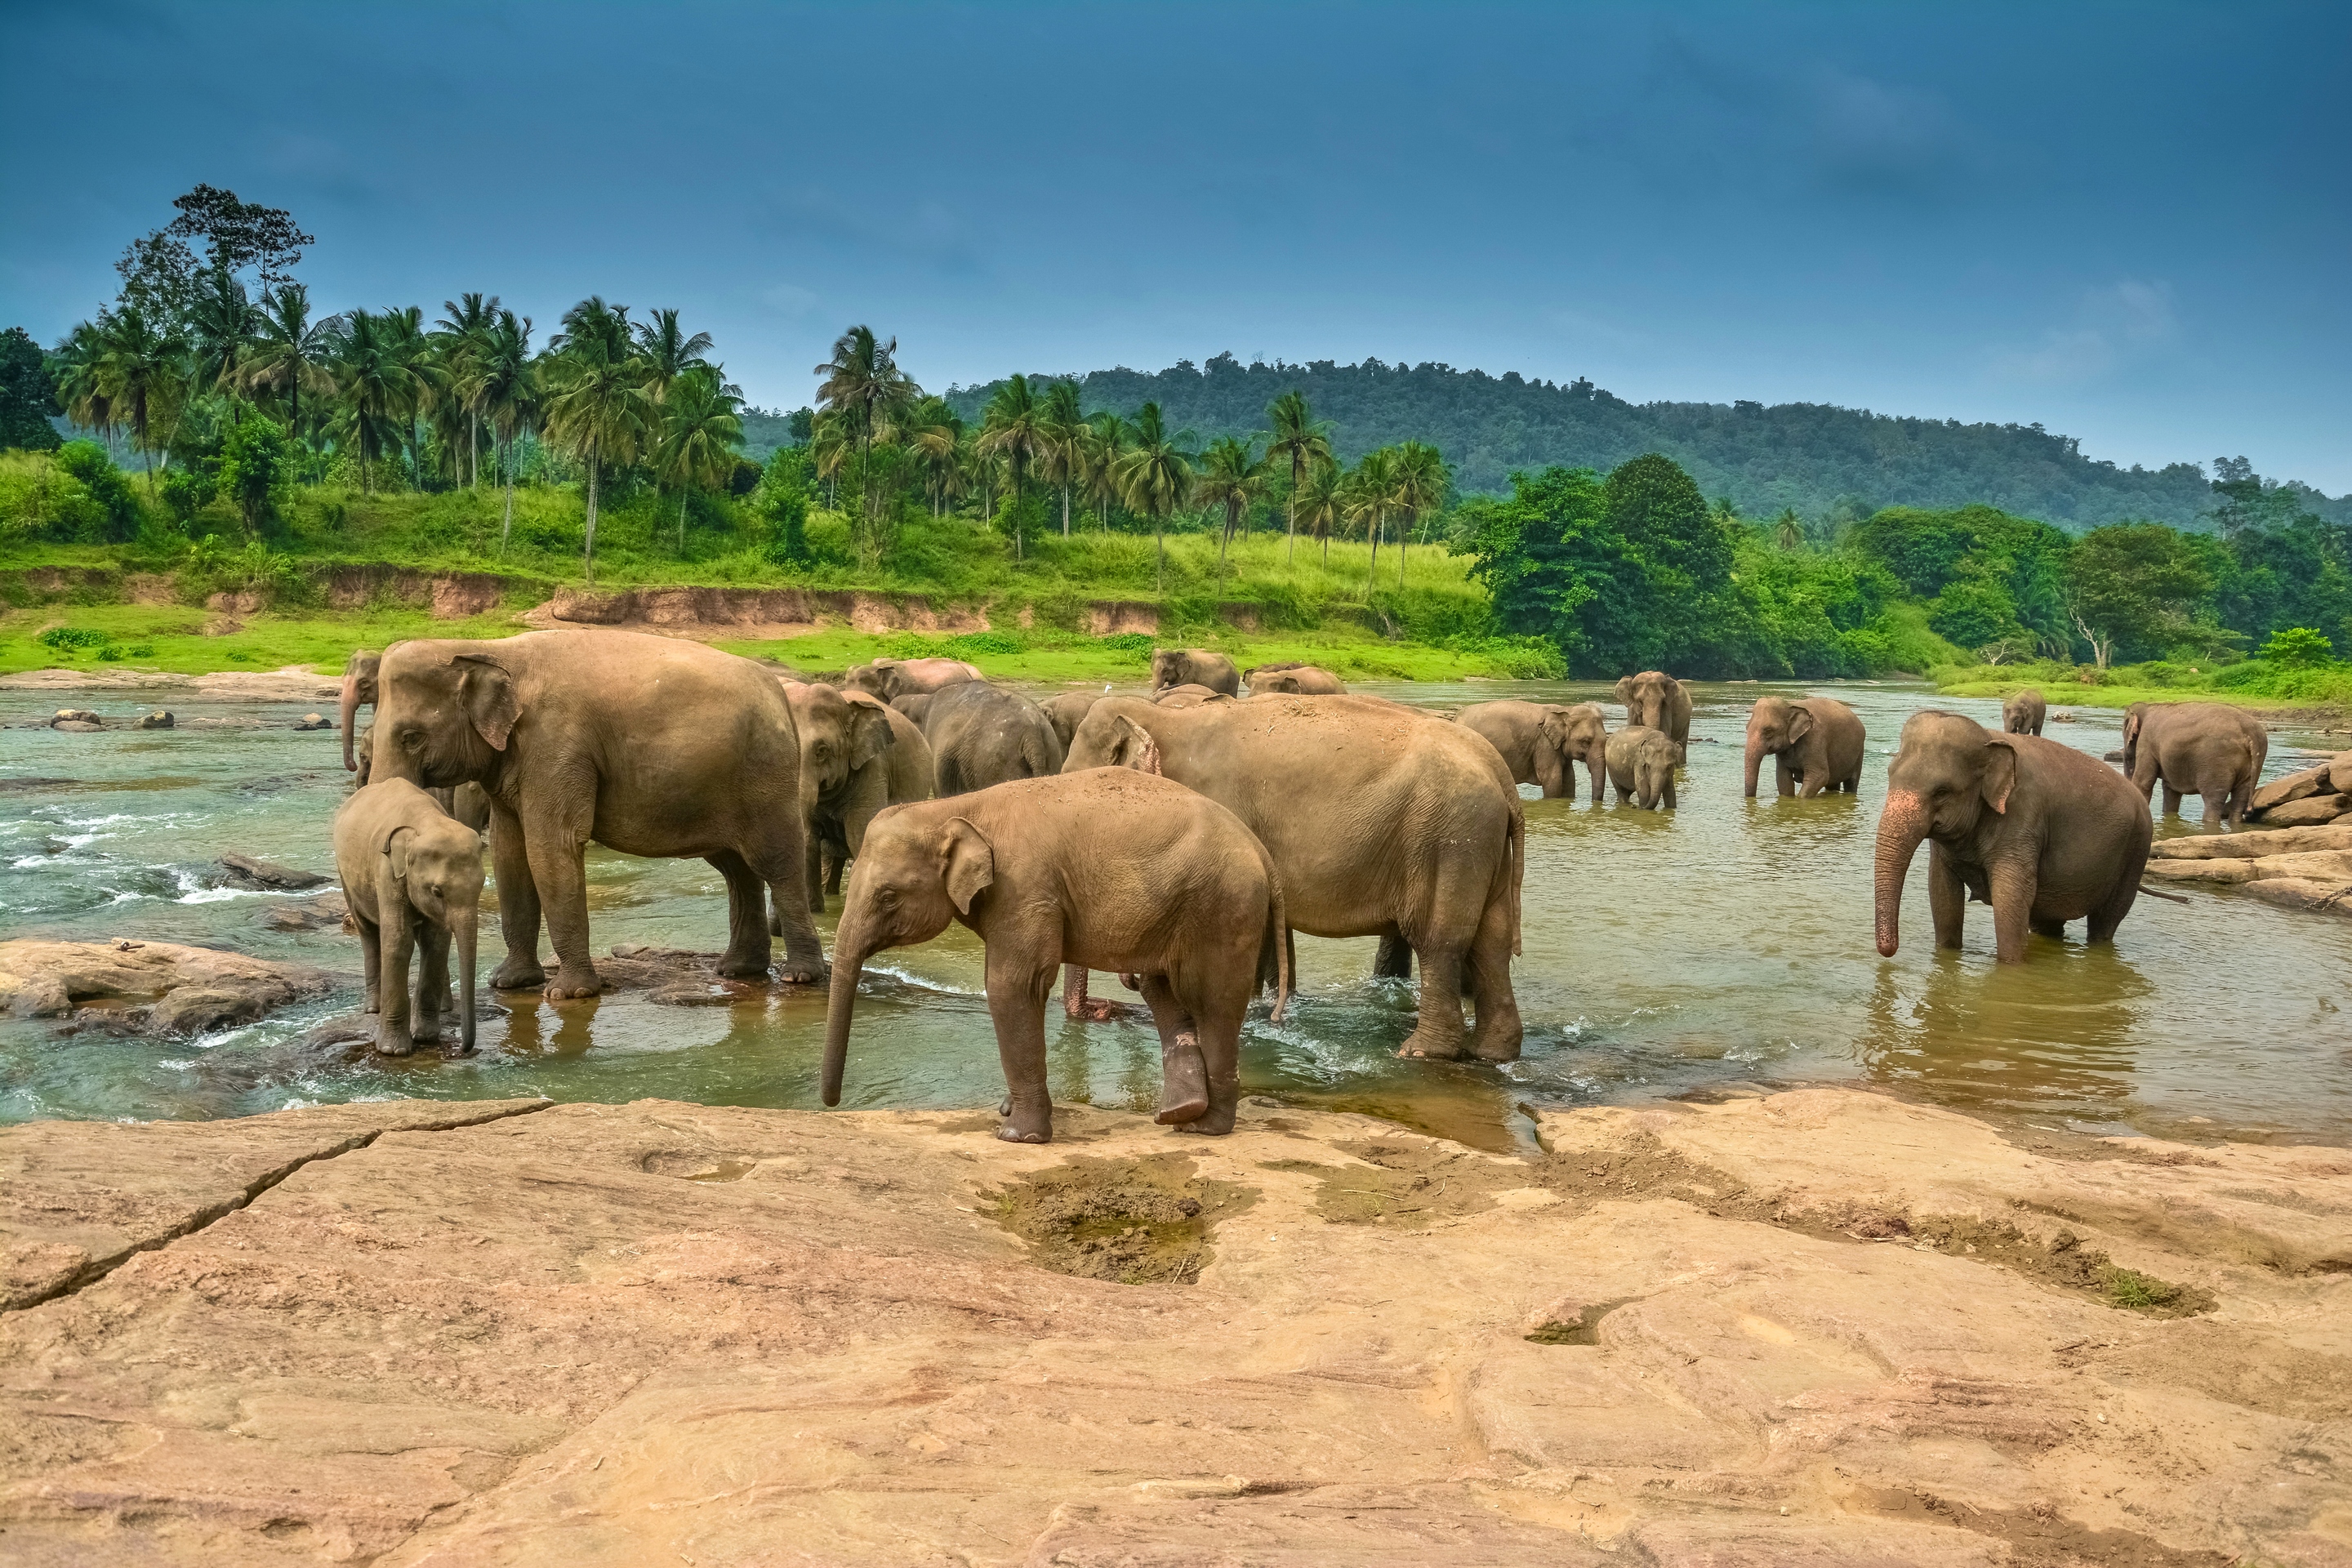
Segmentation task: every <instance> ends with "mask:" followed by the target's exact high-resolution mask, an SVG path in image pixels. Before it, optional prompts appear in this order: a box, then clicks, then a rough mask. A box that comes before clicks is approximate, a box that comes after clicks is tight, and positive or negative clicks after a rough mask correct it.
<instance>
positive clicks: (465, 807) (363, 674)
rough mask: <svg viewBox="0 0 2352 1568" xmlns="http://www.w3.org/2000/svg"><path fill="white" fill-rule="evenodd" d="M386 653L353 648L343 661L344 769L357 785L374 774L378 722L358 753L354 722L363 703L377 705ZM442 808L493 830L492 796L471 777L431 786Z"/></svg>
mask: <svg viewBox="0 0 2352 1568" xmlns="http://www.w3.org/2000/svg"><path fill="white" fill-rule="evenodd" d="M382 667H383V655H382V654H380V653H377V652H375V651H374V650H373V649H372V648H364V647H361V648H353V649H352V656H351V658H349V659H348V660H346V661H345V663H344V665H343V689H342V694H341V730H342V732H343V769H344V771H345V772H347V773H355V774H357V775H358V777H357V779H356V781H355V783H354V786H353V787H355V788H359V789H365V788H366V787H367V785H368V782H369V780H370V779H371V778H372V777H373V763H374V759H375V726H374V725H373V724H371V725H369V726H368V728H367V730H366V731H365V732H364V733H362V735H361V736H360V737H359V747H358V755H357V756H356V758H355V757H354V756H353V755H352V721H353V720H354V719H355V718H356V717H357V715H358V712H359V710H360V708H361V706H362V704H364V705H366V706H367V707H370V708H373V707H374V706H375V694H376V672H377V670H378V669H380V668H382ZM425 793H427V794H428V795H432V797H433V799H434V801H435V803H436V804H437V805H439V806H440V807H441V809H442V810H444V811H446V812H447V813H448V814H449V815H450V816H454V817H456V818H457V820H458V821H460V822H462V823H464V824H465V825H466V826H468V827H470V828H472V829H473V830H474V831H475V832H477V833H483V834H487V833H488V832H489V830H490V798H489V796H488V795H485V794H484V793H483V792H482V786H481V785H480V784H475V783H473V782H471V781H470V780H469V781H468V782H467V783H465V784H459V785H457V787H456V788H454V789H436V790H428V791H426V792H425Z"/></svg>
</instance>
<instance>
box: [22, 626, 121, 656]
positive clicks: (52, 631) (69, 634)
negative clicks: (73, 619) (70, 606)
mask: <svg viewBox="0 0 2352 1568" xmlns="http://www.w3.org/2000/svg"><path fill="white" fill-rule="evenodd" d="M40 640H41V643H42V646H44V647H53V648H56V649H57V650H58V652H60V653H63V652H64V651H65V650H66V649H68V648H77V647H105V646H106V645H107V644H108V643H110V642H111V641H113V640H114V639H113V638H111V637H108V636H107V635H106V634H105V633H104V632H101V631H98V630H96V629H94V628H92V627H89V626H51V627H50V628H49V629H48V630H47V631H45V632H43V633H42V634H41V639H40Z"/></svg>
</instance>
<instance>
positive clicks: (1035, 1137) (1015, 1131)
mask: <svg viewBox="0 0 2352 1568" xmlns="http://www.w3.org/2000/svg"><path fill="white" fill-rule="evenodd" d="M996 1135H997V1136H998V1137H999V1138H1002V1139H1003V1140H1004V1142H1007V1143H1051V1142H1053V1141H1054V1134H1053V1132H1052V1131H1051V1130H1050V1129H1049V1130H1048V1131H1044V1132H1024V1131H1021V1129H1019V1128H1018V1127H1015V1126H1013V1123H1011V1122H1010V1121H1008V1122H1006V1123H1005V1124H1004V1125H1003V1126H1002V1127H1000V1128H998V1129H997V1130H996Z"/></svg>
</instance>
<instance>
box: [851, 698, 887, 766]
mask: <svg viewBox="0 0 2352 1568" xmlns="http://www.w3.org/2000/svg"><path fill="white" fill-rule="evenodd" d="M842 696H843V697H845V699H847V700H848V702H849V706H850V708H851V710H852V711H851V713H850V715H849V765H850V768H851V769H852V771H855V770H856V769H858V768H862V767H864V766H866V764H867V763H871V762H872V761H873V760H874V759H875V758H877V757H878V756H880V755H881V754H882V753H883V752H887V751H888V750H889V749H890V748H891V746H893V745H894V744H896V743H897V742H898V731H896V730H893V729H892V728H890V711H889V708H888V706H887V704H886V703H884V702H883V701H882V700H881V699H880V698H878V697H876V696H874V695H873V694H872V693H870V692H865V691H845V692H843V693H842Z"/></svg>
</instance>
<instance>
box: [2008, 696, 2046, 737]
mask: <svg viewBox="0 0 2352 1568" xmlns="http://www.w3.org/2000/svg"><path fill="white" fill-rule="evenodd" d="M2049 717H2050V703H2049V700H2047V699H2046V698H2044V697H2043V696H2042V689H2041V688H2040V687H2038V686H2029V687H2027V688H2026V689H2024V690H2022V691H2012V692H2011V693H2010V694H2009V698H2008V700H2006V701H2004V702H2003V703H2002V704H2001V705H2000V727H2001V728H2002V729H2003V730H2005V731H2008V732H2009V733H2010V734H2012V735H2039V734H2040V733H2042V724H2043V723H2044V722H2045V721H2047V720H2048V719H2049Z"/></svg>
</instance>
